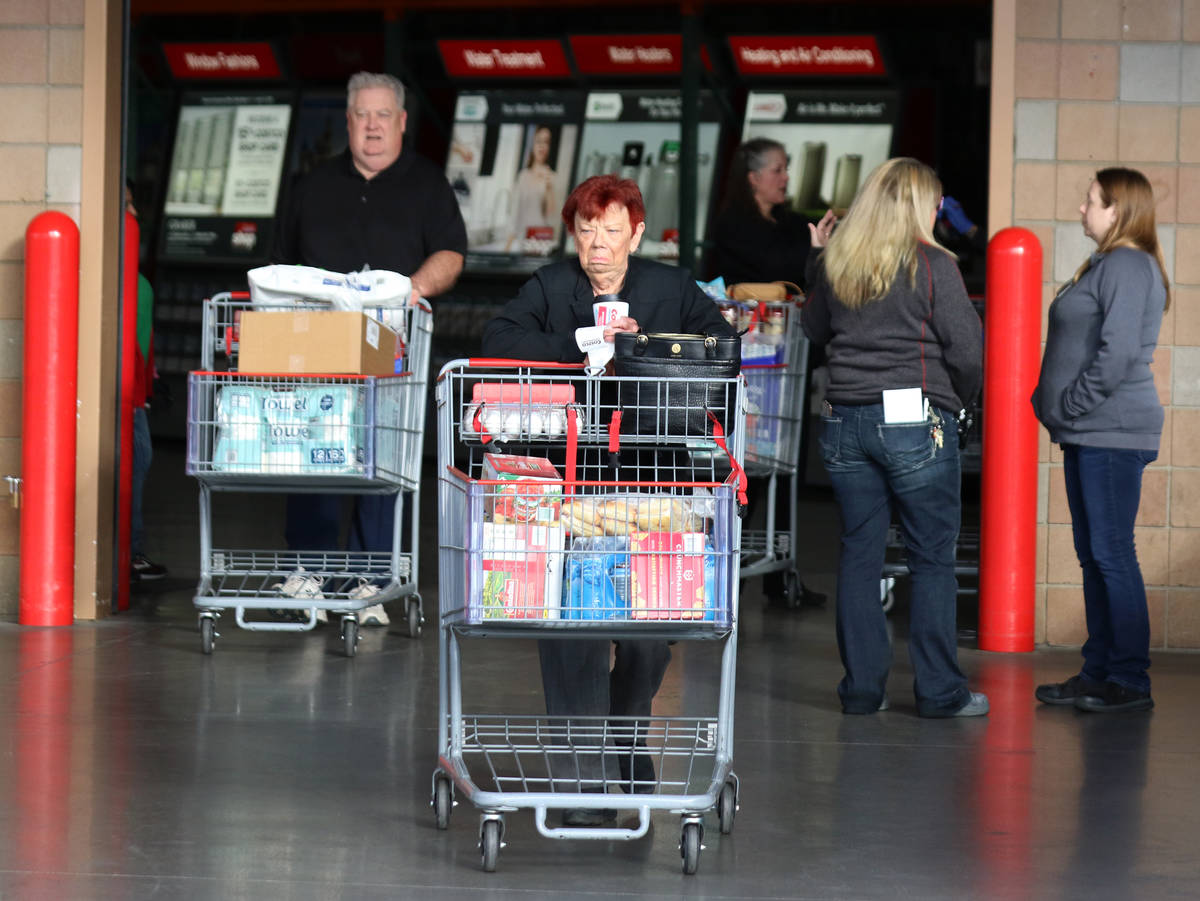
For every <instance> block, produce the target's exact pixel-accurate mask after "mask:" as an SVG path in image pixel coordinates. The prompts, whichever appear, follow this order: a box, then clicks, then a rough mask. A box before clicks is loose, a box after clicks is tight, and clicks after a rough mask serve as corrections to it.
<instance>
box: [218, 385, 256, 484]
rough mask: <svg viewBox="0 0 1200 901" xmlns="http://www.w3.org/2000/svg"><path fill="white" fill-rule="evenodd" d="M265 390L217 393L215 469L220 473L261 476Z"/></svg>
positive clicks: (226, 388)
mask: <svg viewBox="0 0 1200 901" xmlns="http://www.w3.org/2000/svg"><path fill="white" fill-rule="evenodd" d="M265 394H266V392H265V391H264V389H262V388H256V387H252V386H249V385H226V386H224V387H223V388H221V390H220V391H218V392H217V403H216V406H217V410H216V425H217V440H216V445H215V447H214V448H213V459H212V466H213V469H215V470H218V471H220V472H258V471H259V470H260V469H261V468H262V463H263V426H264V424H265V423H264V421H263V416H262V402H263V396H264V395H265Z"/></svg>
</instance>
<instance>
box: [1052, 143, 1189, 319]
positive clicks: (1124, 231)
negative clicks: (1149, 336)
mask: <svg viewBox="0 0 1200 901" xmlns="http://www.w3.org/2000/svg"><path fill="white" fill-rule="evenodd" d="M1096 184H1098V185H1099V186H1100V202H1101V203H1102V204H1104V208H1105V209H1108V208H1109V207H1111V206H1113V205H1114V204H1115V205H1116V207H1117V214H1116V218H1114V219H1113V224H1112V226H1111V227H1110V228H1109V230H1108V231H1107V232H1105V234H1104V238H1103V239H1101V240H1100V242H1099V244H1098V246H1097V247H1096V250H1097V252H1098V253H1107V252H1108V251H1110V250H1113V249H1114V248H1117V247H1132V248H1133V249H1134V250H1140V251H1142V252H1143V253H1148V254H1150V255H1151V256H1152V257H1154V259H1155V260H1156V261H1157V262H1158V271H1159V273H1160V274H1161V275H1162V280H1163V288H1164V289H1165V290H1166V292H1167V300H1166V304H1165V305H1164V306H1163V309H1164V310H1166V309H1168V308H1170V306H1171V282H1170V281H1169V280H1168V279H1167V266H1166V263H1165V262H1164V261H1163V252H1162V247H1161V246H1160V245H1159V243H1158V230H1157V228H1156V227H1155V224H1154V189H1153V188H1152V187H1151V186H1150V181H1149V180H1148V179H1147V178H1146V176H1145V175H1143V174H1142V173H1141V172H1139V171H1137V170H1136V169H1125V168H1122V167H1119V166H1114V167H1112V168H1109V169H1101V170H1100V171H1099V172H1097V173H1096ZM1089 190H1090V188H1089ZM1091 264H1092V258H1091V257H1090V256H1089V257H1088V258H1087V259H1086V260H1084V261H1083V265H1082V266H1080V267H1079V269H1078V270H1077V271H1076V273H1075V277H1074V278H1072V279H1071V283H1072V284H1074V283H1075V282H1077V281H1079V277H1080V276H1081V275H1083V274H1084V273H1085V272H1087V271H1088V269H1089V268H1090V267H1091Z"/></svg>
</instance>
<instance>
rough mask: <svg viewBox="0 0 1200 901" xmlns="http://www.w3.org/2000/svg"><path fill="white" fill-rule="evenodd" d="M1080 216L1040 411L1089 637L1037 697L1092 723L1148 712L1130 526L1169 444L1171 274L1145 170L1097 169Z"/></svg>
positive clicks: (1056, 307)
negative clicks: (1078, 665)
mask: <svg viewBox="0 0 1200 901" xmlns="http://www.w3.org/2000/svg"><path fill="white" fill-rule="evenodd" d="M1079 212H1080V215H1081V216H1082V219H1083V231H1084V234H1086V235H1087V236H1088V237H1089V238H1091V239H1092V240H1093V241H1095V242H1096V244H1097V248H1096V251H1095V253H1093V254H1092V255H1091V256H1090V257H1088V259H1087V260H1086V261H1084V263H1083V265H1082V266H1080V267H1079V271H1078V272H1076V273H1075V277H1074V278H1073V279H1071V281H1070V282H1069V283H1068V284H1067V285H1065V286H1063V288H1062V290H1060V291H1059V292H1058V296H1056V297H1055V298H1054V301H1053V303H1051V305H1050V311H1049V326H1048V329H1047V333H1046V350H1045V355H1044V357H1043V358H1042V371H1041V375H1040V377H1039V378H1038V384H1037V388H1036V389H1035V390H1034V393H1033V409H1034V412H1035V413H1036V414H1037V418H1038V419H1039V420H1040V421H1041V422H1042V424H1043V425H1044V426H1045V427H1046V428H1047V429H1048V430H1049V432H1050V440H1051V441H1054V442H1056V443H1057V444H1059V445H1060V446H1061V447H1062V454H1063V475H1064V476H1065V477H1066V487H1067V503H1068V505H1069V506H1070V509H1071V527H1072V530H1073V532H1074V537H1075V553H1076V554H1077V555H1078V557H1079V565H1080V566H1081V567H1082V568H1083V603H1084V610H1085V615H1086V619H1087V630H1088V638H1087V641H1086V642H1085V643H1084V645H1083V667H1082V669H1081V670H1080V671H1079V673H1078V674H1077V675H1074V676H1072V677H1071V678H1069V679H1067V680H1066V681H1065V682H1058V683H1053V684H1050V685H1041V686H1038V688H1037V691H1036V692H1035V694H1036V696H1037V699H1038V700H1039V701H1041V702H1043V703H1045V704H1058V705H1073V706H1075V707H1077V708H1079V709H1080V710H1088V711H1093V712H1096V713H1106V712H1123V711H1132V710H1149V709H1150V708H1151V707H1153V706H1154V700H1153V699H1152V698H1151V696H1150V677H1149V676H1148V675H1147V672H1146V670H1147V669H1148V668H1149V666H1150V616H1149V613H1148V611H1147V608H1146V588H1145V585H1144V583H1143V581H1142V572H1141V568H1140V567H1139V566H1138V560H1137V552H1136V550H1135V548H1134V540H1133V526H1134V520H1135V519H1136V517H1137V510H1138V503H1139V501H1140V500H1141V492H1142V471H1143V470H1144V469H1145V468H1146V466H1147V465H1148V464H1149V463H1151V462H1153V461H1154V459H1155V458H1156V457H1157V456H1158V445H1159V439H1160V437H1161V435H1162V425H1163V410H1162V405H1161V404H1160V403H1159V400H1158V392H1157V391H1156V390H1155V388H1154V376H1153V375H1152V373H1151V372H1150V362H1151V360H1152V359H1153V357H1154V350H1155V347H1156V345H1157V342H1158V330H1159V326H1160V325H1161V324H1162V317H1163V311H1164V310H1165V309H1166V307H1167V303H1168V287H1167V284H1168V282H1167V273H1166V267H1165V266H1164V264H1163V255H1162V250H1161V249H1160V248H1159V244H1158V235H1157V233H1156V231H1155V225H1154V192H1153V190H1152V189H1151V187H1150V183H1149V182H1148V181H1147V180H1146V177H1145V176H1144V175H1142V174H1141V173H1140V172H1137V171H1135V170H1133V169H1122V168H1112V169H1101V170H1100V171H1099V172H1097V173H1096V177H1095V179H1094V180H1093V181H1092V183H1091V185H1090V186H1089V188H1088V193H1087V197H1086V199H1085V200H1084V202H1083V204H1082V205H1081V206H1080V208H1079Z"/></svg>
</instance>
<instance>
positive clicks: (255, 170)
mask: <svg viewBox="0 0 1200 901" xmlns="http://www.w3.org/2000/svg"><path fill="white" fill-rule="evenodd" d="M291 118H292V102H291V97H290V95H285V94H283V93H258V92H255V93H237V94H232V93H230V94H185V95H184V96H183V99H182V101H181V103H180V107H179V118H178V124H177V126H176V130H175V146H174V149H173V152H172V156H171V168H170V171H169V174H168V180H167V197H166V202H165V204H164V207H163V228H162V243H161V249H160V253H159V255H160V257H161V258H163V259H168V260H199V259H204V260H247V261H254V260H259V259H262V258H263V257H265V256H266V255H267V253H268V252H269V250H270V242H271V231H272V227H271V226H272V224H273V220H274V217H275V207H276V203H277V202H278V199H279V188H280V182H281V179H282V177H283V164H284V157H285V153H286V150H287V141H288V130H289V126H290V123H291Z"/></svg>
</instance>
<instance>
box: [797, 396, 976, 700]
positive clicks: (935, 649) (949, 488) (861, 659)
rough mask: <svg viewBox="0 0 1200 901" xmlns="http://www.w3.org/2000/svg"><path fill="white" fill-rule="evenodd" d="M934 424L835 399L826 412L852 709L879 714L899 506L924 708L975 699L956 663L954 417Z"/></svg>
mask: <svg viewBox="0 0 1200 901" xmlns="http://www.w3.org/2000/svg"><path fill="white" fill-rule="evenodd" d="M931 415H938V416H940V417H941V429H942V440H941V446H940V447H939V446H938V442H937V441H936V440H935V437H934V434H933V428H934V423H932V422H928V421H927V422H919V423H910V424H902V425H887V424H885V423H884V422H883V405H882V404H866V405H863V406H852V405H842V404H835V405H834V406H833V415H832V416H824V417H822V425H823V429H822V433H821V457H822V459H823V460H824V462H825V469H826V470H827V471H828V472H829V478H830V481H831V482H832V483H833V491H834V495H835V496H836V497H837V500H838V505H839V506H840V507H841V514H842V550H841V557H840V559H839V561H838V583H837V637H838V650H839V651H840V652H841V656H842V665H843V666H844V667H845V670H846V675H845V677H844V678H843V679H842V681H841V683H840V684H839V685H838V695H839V696H840V697H841V699H842V709H843V710H844V711H845V712H846V713H872V712H874V711H875V710H876V709H877V708H878V707H879V704H880V702H881V701H882V700H883V696H884V692H885V690H886V687H887V677H888V670H889V669H890V668H891V663H892V648H891V642H890V641H889V640H888V633H887V623H886V618H885V616H884V612H883V607H882V605H881V604H880V600H879V579H880V574H881V573H882V570H883V563H884V554H885V552H886V549H887V533H888V525H889V524H890V522H891V514H892V506H893V504H894V505H895V508H896V512H897V514H898V515H899V518H900V526H901V528H902V530H903V533H904V544H905V547H906V548H907V551H908V568H909V572H910V573H911V576H912V583H911V584H912V602H911V611H910V621H909V657H910V659H911V661H912V667H913V671H914V673H915V679H914V681H913V691H914V693H915V695H916V699H917V712H918V713H919V714H921V715H924V716H937V715H939V714H941V715H945V714H946V713H949V712H953V711H955V710H958V709H959V708H960V707H962V706H963V705H964V704H966V703H967V701H968V700H970V692H969V690H968V689H967V680H966V677H965V676H964V675H963V674H962V671H961V670H960V669H959V668H958V643H957V625H956V616H957V612H958V611H957V592H958V581H957V579H956V578H955V576H954V553H955V546H956V544H957V542H958V528H959V520H960V514H961V501H960V498H959V481H960V471H959V459H958V439H957V436H956V434H955V425H954V416H953V414H951V413H950V412H949V411H947V410H937V409H934V410H933V411H932V413H931Z"/></svg>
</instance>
